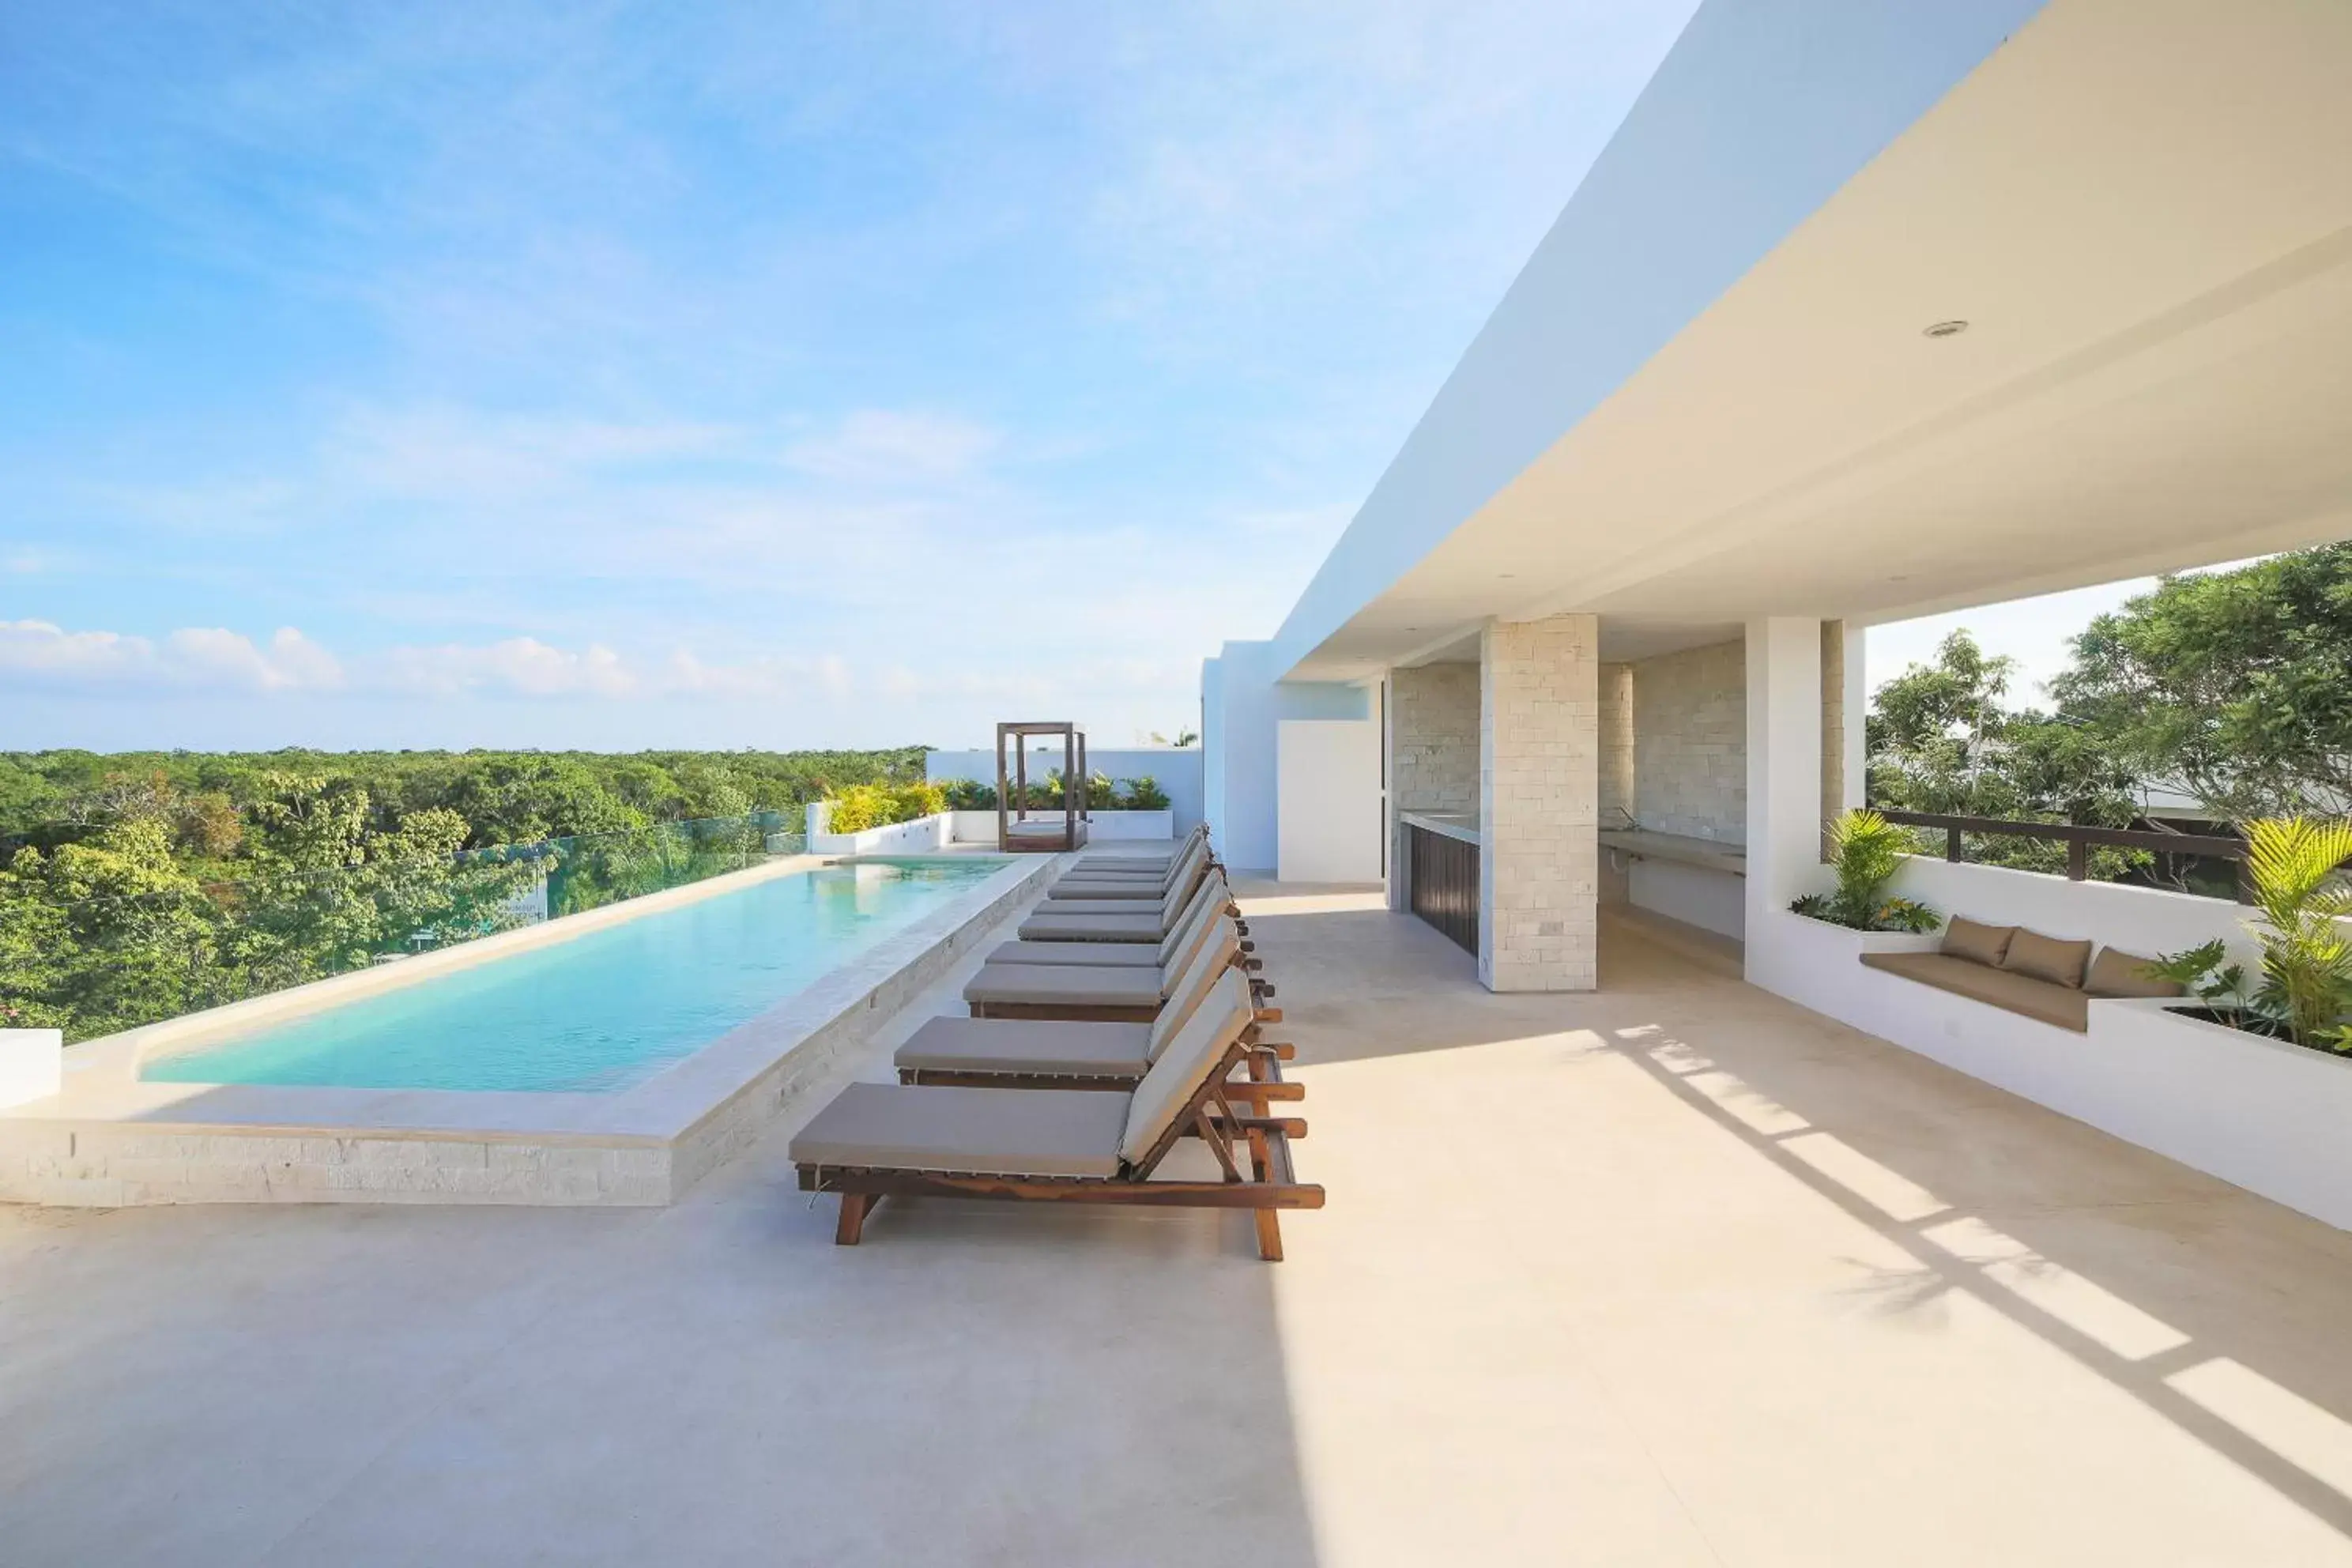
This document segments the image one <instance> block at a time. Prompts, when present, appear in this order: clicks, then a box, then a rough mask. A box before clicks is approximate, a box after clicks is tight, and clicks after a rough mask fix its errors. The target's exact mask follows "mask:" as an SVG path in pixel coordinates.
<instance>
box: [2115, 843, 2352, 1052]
mask: <svg viewBox="0 0 2352 1568" xmlns="http://www.w3.org/2000/svg"><path fill="white" fill-rule="evenodd" d="M2244 831H2245V835H2246V852H2247V854H2246V875H2247V880H2248V882H2249V883H2250V884H2251V885H2252V890H2253V898H2254V906H2255V908H2256V909H2257V910H2260V911H2261V919H2260V921H2250V922H2249V925H2248V929H2250V930H2251V931H2252V932H2253V933H2254V937H2255V939H2256V940H2257V941H2258V942H2261V944H2262V953H2263V957H2262V965H2261V970H2260V973H2258V974H2257V975H2255V976H2253V977H2252V979H2251V983H2250V977H2249V976H2248V975H2247V973H2246V971H2245V968H2244V966H2243V965H2242V964H2237V963H2231V962H2230V958H2229V953H2228V949H2227V946H2226V944H2224V943H2223V942H2220V941H2218V940H2217V941H2214V942H2207V943H2205V944H2204V945H2203V946H2201V947H2195V948H2191V949H2189V951H2188V952H2179V953H2172V954H2168V955H2167V956H2166V957H2165V958H2164V959H2163V960H2162V961H2161V962H2159V963H2157V964H2156V965H2154V966H2153V967H2154V969H2155V971H2156V972H2157V973H2160V974H2163V975H2164V976H2166V977H2167V978H2168V979H2172V980H2177V981H2179V982H2180V983H2181V984H2185V985H2187V986H2189V989H2191V990H2192V991H2194V992H2196V993H2197V994H2198V995H2199V996H2200V997H2201V998H2203V999H2204V1000H2205V1001H2206V1002H2207V1003H2208V1004H2210V1005H2213V1006H2214V1007H2215V1008H2216V1009H2217V1010H2219V1011H2221V1013H2223V1014H2224V1015H2225V1016H2232V1017H2234V1018H2235V1019H2236V1020H2237V1021H2239V1022H2241V1023H2243V1024H2250V1025H2252V1026H2254V1027H2256V1028H2258V1029H2261V1030H2262V1031H2263V1032H2265V1033H2270V1034H2275V1035H2278V1036H2280V1037H2284V1038H2286V1039H2290V1040H2293V1041H2294V1042H2295V1043H2296V1044H2297V1045H2304V1046H2315V1047H2326V1048H2327V1049H2329V1050H2336V1051H2352V939H2347V936H2346V933H2345V929H2344V925H2343V922H2344V921H2347V920H2352V881H2347V878H2346V875H2345V872H2344V870H2343V867H2344V865H2345V863H2346V862H2347V861H2352V822H2342V821H2329V822H2315V821H2312V820H2309V819H2307V818H2304V817H2294V816H2290V817H2272V818H2261V819H2257V820H2255V821H2252V822H2249V823H2247V824H2246V825H2245V829H2244Z"/></svg>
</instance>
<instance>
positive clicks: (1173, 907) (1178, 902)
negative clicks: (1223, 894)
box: [1022, 861, 1223, 940]
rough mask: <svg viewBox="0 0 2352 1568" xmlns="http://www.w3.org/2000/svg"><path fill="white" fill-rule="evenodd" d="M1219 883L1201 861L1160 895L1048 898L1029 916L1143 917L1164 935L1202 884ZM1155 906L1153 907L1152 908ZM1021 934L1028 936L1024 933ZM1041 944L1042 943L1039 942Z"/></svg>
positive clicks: (1174, 925)
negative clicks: (1213, 881) (1154, 924)
mask: <svg viewBox="0 0 2352 1568" xmlns="http://www.w3.org/2000/svg"><path fill="white" fill-rule="evenodd" d="M1212 879H1215V880H1219V881H1222V880H1223V878H1221V877H1219V876H1218V874H1217V872H1216V871H1215V870H1214V869H1213V868H1211V867H1210V866H1209V865H1208V864H1207V863H1206V862H1205V861H1203V862H1202V863H1201V864H1200V865H1197V866H1194V867H1192V868H1190V869H1188V870H1187V871H1186V872H1185V874H1184V875H1183V876H1181V878H1179V879H1177V880H1175V881H1173V882H1171V883H1170V884H1168V886H1167V888H1166V889H1165V890H1164V891H1160V892H1158V893H1155V894H1152V895H1150V896H1149V897H1138V898H1131V899H1129V898H1103V899H1063V898H1055V897H1054V896H1053V895H1052V894H1050V893H1049V894H1048V895H1047V896H1046V898H1045V900H1043V901H1041V902H1040V903H1039V904H1038V905H1037V906H1036V908H1035V910H1033V911H1032V913H1033V915H1122V916H1130V917H1131V916H1138V915H1140V916H1143V917H1145V918H1146V919H1150V920H1153V921H1157V922H1158V925H1159V931H1158V934H1159V935H1165V934H1166V933H1167V932H1169V931H1172V930H1173V929H1175V927H1176V926H1177V925H1178V924H1179V923H1180V922H1181V921H1182V919H1183V915H1184V911H1185V910H1186V909H1187V908H1188V907H1189V906H1190V905H1191V903H1192V898H1193V895H1194V894H1196V893H1198V892H1199V891H1200V889H1201V885H1202V883H1203V882H1206V881H1209V880H1212ZM1155 906H1156V907H1155ZM1022 934H1024V935H1028V934H1029V933H1028V932H1026V931H1024V932H1023V933H1022ZM1040 940H1043V939H1040Z"/></svg>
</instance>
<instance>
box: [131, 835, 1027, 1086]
mask: <svg viewBox="0 0 2352 1568" xmlns="http://www.w3.org/2000/svg"><path fill="white" fill-rule="evenodd" d="M1005 864H1006V862H1005V861H1004V860H1003V859H1000V858H971V859H970V860H962V859H958V860H931V861H894V862H880V863H877V862H862V863H858V864H855V865H846V866H826V867H821V868H815V869H813V870H808V871H801V872H794V873H793V874H791V875H788V876H782V877H776V878H773V879H770V880H767V881H763V882H758V883H754V884H753V885H751V886H750V887H747V888H742V889H736V890H734V891H731V892H727V893H720V894H718V895H715V896H713V897H710V898H707V899H701V900H696V901H694V902H690V903H688V904H684V905H682V906H680V907H678V908H677V909H672V910H661V911H657V912H654V913H648V914H646V915H644V916H642V917H640V918H637V919H635V920H630V921H623V922H622V923H620V924H618V925H614V926H610V927H607V928H606V929H604V930H601V931H590V932H587V933H586V934H583V935H581V936H577V937H574V938H572V939H571V940H570V941H567V942H557V943H555V944H554V945H552V946H548V947H540V948H534V949H531V950H530V951H528V952H519V953H515V954H513V955H511V956H509V957H505V958H498V959H493V960H491V961H489V962H488V963H481V964H478V965H475V966H473V967H469V968H464V969H457V970H454V971H451V972H449V973H444V974H439V975H436V976H434V977H433V978H431V979H428V980H425V981H421V982H419V983H418V984H414V985H408V986H404V987H401V988H399V989H395V990H393V991H388V992H383V993H380V994H375V995H373V996H368V997H364V998H362V999H360V1000H357V1001H352V1002H348V1003H345V1004H343V1005H341V1006H337V1007H332V1008H329V1009H327V1010H324V1011H321V1012H318V1013H313V1014H310V1015H307V1016H301V1017H298V1018H294V1019H291V1020H289V1021H288V1022H285V1023H282V1024H278V1025H273V1026H268V1027H266V1028H260V1029H257V1030H254V1031H253V1032H251V1033H248V1034H244V1035H239V1036H236V1037H231V1038H228V1039H225V1040H220V1041H215V1042H213V1043H210V1044H205V1045H200V1046H192V1047H188V1048H186V1049H184V1050H178V1051H174V1052H172V1053H171V1054H169V1055H163V1056H157V1057H153V1058H149V1059H147V1060H145V1061H143V1062H142V1063H141V1064H140V1068H139V1076H140V1077H141V1078H142V1079H146V1080H149V1081H159V1082H169V1083H232V1084H310V1085H329V1086H333V1087H337V1088H344V1089H536V1090H542V1091H546V1090H565V1091H571V1092H583V1091H584V1092H590V1093H600V1092H601V1093H609V1092H613V1091H615V1090H619V1089H627V1088H629V1087H631V1086H632V1085H635V1084H637V1083H639V1082H642V1081H643V1080H644V1079H647V1078H649V1077H651V1076H652V1075H653V1074H654V1073H656V1072H657V1071H659V1070H660V1069H661V1068H664V1067H666V1066H667V1065H668V1064H669V1063H671V1062H674V1061H676V1060H677V1059H678V1058H682V1057H686V1056H689V1055H691V1054H693V1053H694V1052H695V1051H697V1050H698V1049H700V1048H701V1047H703V1046H706V1045H708V1044H709V1043H710V1042H711V1041H712V1040H714V1039H717V1038H718V1037H719V1036H720V1035H723V1034H725V1033H726V1032H727V1031H728V1030H730V1029H731V1028H733V1027H735V1026H737V1025H738V1024H741V1023H743V1022H745V1021H746V1020H747V1019H750V1018H752V1017H755V1016H758V1015H760V1014H761V1013H763V1012H766V1011H767V1010H768V1009H769V1008H771V1007H772V1006H774V1005H776V1004H777V1003H779V1002H782V1001H783V1000H784V999H785V998H787V997H789V996H791V995H793V994H795V993H796V992H799V991H802V990H804V989H806V988H807V987H808V986H809V985H811V984H814V982H816V981H817V980H819V979H821V978H823V977H824V975H825V974H826V973H829V972H830V971H832V970H834V969H835V968H837V967H839V966H840V965H841V964H842V963H844V962H845V960H847V959H848V958H850V957H851V956H853V955H855V954H856V953H858V952H862V951H864V950H865V949H866V948H869V947H871V946H873V945H874V944H876V943H877V942H881V941H882V940H883V939H885V938H887V937H888V936H890V935H891V934H892V933H894V932H896V931H901V930H903V929H905V928H906V927H908V926H909V925H912V924H913V923H914V922H915V921H919V920H920V919H921V918H922V917H923V916H925V915H926V914H929V913H930V912H931V911H933V910H937V909H939V908H940V907H941V906H942V905H944V904H945V903H947V902H949V901H950V900H953V899H955V898H957V897H958V896H960V895H961V894H963V893H965V892H967V891H969V890H970V889H971V888H972V887H974V886H975V885H976V884H978V883H979V882H981V881H983V880H985V879H987V878H989V877H990V876H992V875H994V874H995V873H996V872H998V871H1000V870H1002V869H1003V868H1004V866H1005Z"/></svg>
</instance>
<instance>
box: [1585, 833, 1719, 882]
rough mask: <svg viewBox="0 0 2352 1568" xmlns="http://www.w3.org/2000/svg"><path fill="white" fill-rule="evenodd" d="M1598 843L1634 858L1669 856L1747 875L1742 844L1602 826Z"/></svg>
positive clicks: (1709, 868) (1686, 863) (1687, 863)
mask: <svg viewBox="0 0 2352 1568" xmlns="http://www.w3.org/2000/svg"><path fill="white" fill-rule="evenodd" d="M1601 847H1602V848H1603V849H1614V850H1616V851H1617V852H1618V853H1619V854H1621V855H1624V856H1626V857H1628V858H1632V859H1636V860H1671V861H1673V862H1674V863H1675V864H1676V865H1680V866H1696V867H1698V868H1700V869H1701V870H1706V871H1724V872H1728V873H1729V874H1730V875H1732V876H1734V877H1745V876H1746V875H1748V846H1746V845H1745V844H1725V843H1721V842H1719V841H1717V840H1716V839H1713V838H1694V837H1689V836H1688V835H1686V834H1681V833H1654V832H1652V831H1651V830H1650V829H1648V828H1646V827H1638V828H1637V827H1618V828H1611V827H1604V828H1602V829H1601Z"/></svg>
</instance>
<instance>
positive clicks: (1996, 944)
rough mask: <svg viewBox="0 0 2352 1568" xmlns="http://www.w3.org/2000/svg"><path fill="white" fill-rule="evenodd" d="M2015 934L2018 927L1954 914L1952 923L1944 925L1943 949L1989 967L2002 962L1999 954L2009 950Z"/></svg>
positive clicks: (1958, 956) (1952, 954)
mask: <svg viewBox="0 0 2352 1568" xmlns="http://www.w3.org/2000/svg"><path fill="white" fill-rule="evenodd" d="M2016 933H2017V928H2016V927H2015V926H1989V925H1985V924H1983V923H1982V922H1980V921H1972V920H1967V919H1964V918H1963V917H1961V916H1959V915H1954V916H1953V917H1952V923H1951V924H1949V925H1948V926H1946V927H1945V928H1944V941H1943V946H1942V951H1943V952H1946V953H1948V954H1949V955H1950V956H1952V957H1954V958H1965V959H1967V960H1968V961H1969V963H1981V964H1983V965H1984V966H1985V967H1986V968H1988V969H1990V968H1993V967H1995V966H1996V965H1998V964H1999V963H2000V955H2001V954H2002V953H2004V952H2008V951H2009V939H2010V938H2011V936H2014V935H2015V934H2016Z"/></svg>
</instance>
